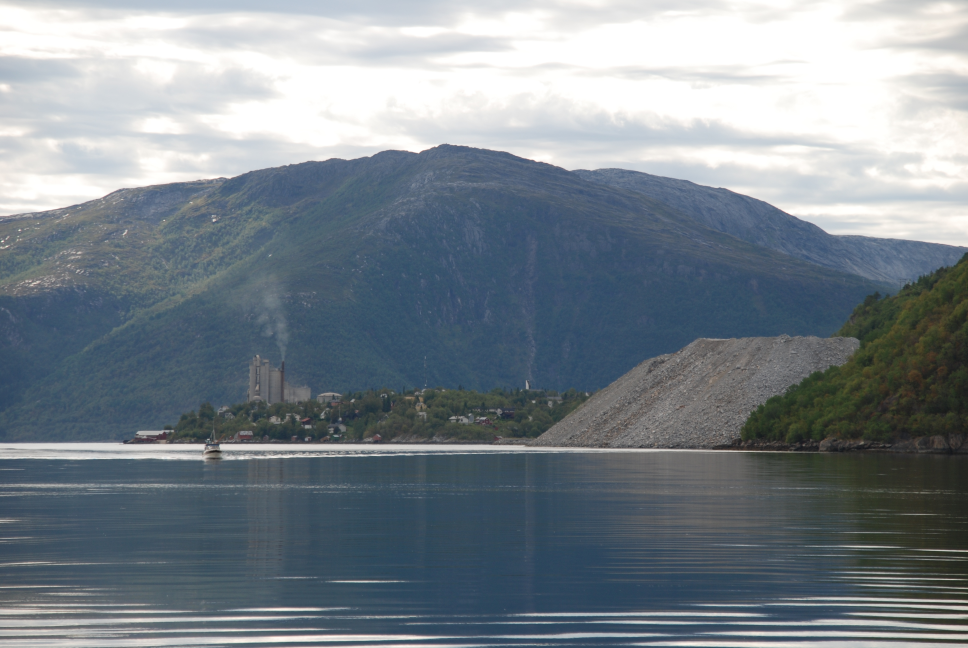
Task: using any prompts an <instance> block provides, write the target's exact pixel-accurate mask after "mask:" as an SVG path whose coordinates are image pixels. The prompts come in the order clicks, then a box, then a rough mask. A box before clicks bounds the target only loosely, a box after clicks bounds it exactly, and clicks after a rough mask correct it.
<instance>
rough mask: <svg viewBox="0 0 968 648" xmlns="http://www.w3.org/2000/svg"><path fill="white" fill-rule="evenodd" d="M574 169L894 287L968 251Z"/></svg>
mask: <svg viewBox="0 0 968 648" xmlns="http://www.w3.org/2000/svg"><path fill="white" fill-rule="evenodd" d="M575 173H576V174H577V175H579V176H581V177H582V178H584V179H585V180H589V181H591V182H598V183H601V184H605V185H609V186H612V187H621V188H623V189H628V190H631V191H636V192H639V193H641V194H643V195H645V196H649V197H650V198H653V199H655V200H658V201H661V202H662V203H664V204H666V205H669V206H670V207H672V208H674V209H678V210H679V211H681V212H683V213H684V214H688V215H689V216H690V217H692V218H694V219H695V220H696V221H698V222H700V223H702V224H703V225H705V226H706V227H710V228H712V229H714V230H717V231H719V232H725V233H726V234H730V235H732V236H735V237H736V238H739V239H742V240H744V241H748V242H750V243H755V244H756V245H762V246H763V247H767V248H770V249H771V250H777V251H779V252H783V253H785V254H789V255H790V256H792V257H796V258H798V259H803V260H804V261H809V262H811V263H816V264H818V265H822V266H824V267H827V268H835V269H837V270H842V271H843V272H849V273H851V274H856V275H860V276H861V277H867V278H868V279H871V280H873V281H883V282H885V283H888V284H891V285H892V286H893V287H894V288H897V287H900V286H902V285H904V284H906V283H909V282H912V281H914V280H916V279H917V278H918V277H920V276H922V275H926V274H929V273H931V272H934V271H935V270H937V269H938V268H940V267H942V266H948V265H953V264H955V263H957V261H958V259H960V258H961V256H962V255H963V254H965V253H966V252H968V248H963V247H957V246H954V245H942V244H940V243H924V242H921V241H905V240H900V239H882V238H874V237H870V236H835V235H833V234H828V233H827V232H825V231H823V230H822V229H820V228H819V227H817V226H816V225H814V224H813V223H808V222H806V221H803V220H800V219H799V218H797V217H795V216H791V215H790V214H788V213H786V212H784V211H782V210H780V209H777V208H776V207H774V206H773V205H771V204H769V203H766V202H763V201H762V200H757V199H756V198H751V197H750V196H744V195H742V194H738V193H735V192H733V191H730V190H729V189H721V188H719V189H716V188H713V187H705V186H703V185H698V184H695V183H693V182H689V181H688V180H677V179H675V178H663V177H661V176H654V175H650V174H648V173H640V172H638V171H627V170H625V169H598V170H596V171H584V170H580V171H575Z"/></svg>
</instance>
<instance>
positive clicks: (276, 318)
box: [0, 145, 883, 441]
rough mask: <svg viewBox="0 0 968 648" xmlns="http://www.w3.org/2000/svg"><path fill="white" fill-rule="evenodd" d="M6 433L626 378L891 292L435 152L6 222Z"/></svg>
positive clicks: (1, 401) (634, 199) (572, 180)
mask: <svg viewBox="0 0 968 648" xmlns="http://www.w3.org/2000/svg"><path fill="white" fill-rule="evenodd" d="M0 248H2V249H0V361H2V362H3V367H4V371H3V372H0V437H2V438H4V439H5V440H8V441H9V440H41V439H49V440H86V439H87V440H92V439H105V438H124V437H127V436H130V434H131V432H132V431H134V430H138V429H157V428H159V427H160V426H161V425H163V424H165V423H166V422H168V421H171V420H172V418H174V417H177V416H178V415H179V414H180V413H181V412H185V411H188V410H189V409H191V408H194V407H196V406H197V404H198V403H199V402H200V401H206V400H207V401H210V402H219V403H232V402H239V401H240V400H242V398H243V397H244V394H245V388H246V384H247V363H248V362H249V360H250V359H251V358H252V356H254V355H255V354H260V355H262V356H263V357H268V356H271V357H272V358H271V359H272V361H273V363H274V364H278V363H279V360H280V359H281V356H283V355H285V358H286V360H287V376H288V377H289V379H290V380H291V382H292V383H293V384H296V385H301V384H308V385H309V386H310V387H311V388H312V390H313V393H319V392H322V391H338V392H344V393H345V392H348V391H357V390H363V389H367V388H370V387H374V386H376V385H423V384H442V385H457V384H463V385H465V386H466V387H468V388H470V389H477V390H481V391H489V390H491V389H493V388H495V387H501V388H509V389H510V388H515V387H523V386H524V384H525V380H526V379H527V380H530V381H531V384H533V385H537V386H540V387H542V388H548V389H557V390H562V389H565V388H568V387H575V388H576V389H580V390H582V391H591V390H594V389H597V388H600V387H602V386H604V385H607V384H608V383H610V382H612V381H613V380H614V379H615V378H617V377H618V376H620V375H622V374H623V373H625V372H626V371H628V370H629V369H631V368H632V367H633V366H634V365H635V364H636V363H638V362H639V361H640V360H641V359H642V358H647V357H652V356H657V355H661V354H663V353H669V352H671V351H675V350H676V349H679V348H681V347H683V346H685V345H686V344H689V343H690V342H692V341H693V340H695V339H696V338H700V337H717V338H725V337H746V336H773V335H780V334H784V333H785V334H788V335H819V336H828V335H830V334H831V333H833V332H834V331H835V330H836V328H837V327H838V326H839V325H840V323H841V322H843V320H844V319H845V318H846V317H847V315H848V314H849V313H850V310H851V309H852V308H853V306H854V305H855V304H857V303H858V302H859V301H860V300H861V299H863V297H864V295H867V294H870V293H872V292H874V291H875V290H878V289H883V286H882V285H881V284H877V283H875V282H872V281H870V280H868V279H864V278H863V277H859V276H857V275H852V274H846V273H843V272H839V271H836V270H833V269H829V268H824V267H821V266H818V265H815V264H812V263H808V262H805V261H802V260H799V259H796V258H793V257H791V256H788V255H786V254H782V253H780V252H777V251H774V250H770V249H767V248H764V247H761V246H757V245H754V244H751V243H749V242H746V241H742V240H740V239H738V238H735V237H733V236H730V235H728V234H725V233H722V232H719V231H716V230H714V229H711V228H708V227H706V226H704V225H702V224H701V223H699V222H697V221H696V220H695V219H693V218H691V217H689V216H688V215H685V214H683V213H682V212H680V211H677V210H676V209H673V208H672V207H669V206H668V205H666V204H664V203H662V202H659V201H657V200H654V199H652V198H650V197H648V196H646V195H643V194H642V193H638V192H634V191H629V190H627V189H623V188H620V187H611V186H606V185H602V184H600V183H595V182H590V181H587V180H584V179H582V178H581V177H580V176H579V175H578V174H575V173H572V172H569V171H566V170H564V169H560V168H557V167H554V166H551V165H548V164H542V163H538V162H533V161H530V160H525V159H522V158H518V157H515V156H512V155H508V154H506V153H500V152H495V151H486V150H479V149H471V148H466V147H457V146H446V145H445V146H440V147H437V148H434V149H430V150H427V151H424V152H422V153H420V154H415V153H407V152H402V151H386V152H383V153H380V154H377V155H374V156H372V157H368V158H361V159H357V160H335V159H334V160H328V161H325V162H306V163H303V164H294V165H291V166H286V167H280V168H274V169H264V170H261V171H253V172H251V173H247V174H244V175H242V176H239V177H236V178H231V179H214V180H206V181H199V182H192V183H179V184H173V185H164V186H157V187H144V188H139V189H125V190H120V191H117V192H114V193H112V194H110V195H108V196H106V197H105V198H103V199H100V200H96V201H92V202H90V203H85V204H84V205H77V206H74V207H70V208H65V209H61V210H54V211H51V212H45V213H42V214H30V215H25V216H22V217H17V218H4V219H0Z"/></svg>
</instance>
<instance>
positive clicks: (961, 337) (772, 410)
mask: <svg viewBox="0 0 968 648" xmlns="http://www.w3.org/2000/svg"><path fill="white" fill-rule="evenodd" d="M838 335H842V336H850V337H857V338H859V339H860V340H861V348H860V350H859V351H858V352H857V353H856V354H855V355H854V356H853V357H852V358H851V359H850V360H849V361H848V362H847V363H846V364H844V365H843V366H841V367H832V368H830V369H828V370H827V371H826V372H824V373H816V374H814V375H812V376H810V377H809V378H807V379H806V380H804V381H803V382H802V383H800V384H799V385H797V386H796V387H795V388H794V389H791V390H790V391H789V392H787V393H786V394H785V395H783V396H777V397H775V398H771V399H770V400H768V401H767V402H766V403H765V404H764V405H762V406H760V407H759V408H758V409H757V410H756V411H755V412H753V414H751V415H750V418H749V420H748V421H747V422H746V425H745V426H744V427H743V438H744V439H769V440H775V441H785V442H787V443H795V442H798V441H802V440H805V439H813V440H820V439H825V438H827V437H839V438H842V439H856V438H863V439H864V440H866V441H877V442H892V441H896V440H898V439H905V438H910V437H931V436H939V437H948V438H947V439H944V438H942V439H941V440H938V441H937V443H936V444H935V445H934V447H935V448H936V449H947V448H949V447H952V446H958V447H960V446H961V445H962V443H963V441H964V438H963V435H964V434H965V433H966V432H968V256H965V257H963V258H962V259H961V261H959V262H958V264H957V265H955V266H954V267H952V268H942V269H940V270H938V271H936V272H934V273H932V274H930V275H927V276H925V277H922V278H921V279H919V280H918V281H917V282H916V283H914V284H911V285H908V286H906V287H905V288H903V289H902V290H901V291H900V292H899V293H898V294H897V295H895V296H893V297H888V298H886V299H879V295H871V296H870V297H868V298H867V299H865V300H864V302H863V303H862V304H861V305H859V306H858V307H857V308H856V309H855V310H854V312H853V314H852V315H851V317H850V319H849V320H848V322H847V323H846V324H845V325H844V326H843V328H841V330H840V331H839V332H838ZM949 435H950V436H949ZM953 436H957V437H958V439H957V441H956V442H954V441H955V440H954V439H953V438H951V437H953ZM821 449H822V447H821Z"/></svg>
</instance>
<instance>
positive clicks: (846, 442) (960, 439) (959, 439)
mask: <svg viewBox="0 0 968 648" xmlns="http://www.w3.org/2000/svg"><path fill="white" fill-rule="evenodd" d="M713 450H733V451H736V450H740V451H747V452H818V453H819V452H823V453H831V452H887V453H892V454H959V455H968V436H966V435H964V434H948V435H944V434H937V435H934V436H923V437H916V438H913V439H901V440H898V441H895V442H893V443H883V442H879V441H865V440H863V439H837V438H835V437H828V438H826V439H824V440H823V441H815V440H812V439H811V440H809V441H799V442H797V443H786V442H784V441H766V440H763V439H749V440H746V441H743V440H742V439H736V440H734V441H733V442H732V443H730V444H727V445H719V446H714V447H713Z"/></svg>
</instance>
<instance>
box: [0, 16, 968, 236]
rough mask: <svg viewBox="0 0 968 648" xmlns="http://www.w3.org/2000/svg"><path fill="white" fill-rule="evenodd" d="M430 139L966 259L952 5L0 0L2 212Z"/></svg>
mask: <svg viewBox="0 0 968 648" xmlns="http://www.w3.org/2000/svg"><path fill="white" fill-rule="evenodd" d="M442 143H448V144H460V145H467V146H475V147H481V148H488V149H494V150H502V151H508V152H510V153H513V154H515V155H519V156H522V157H526V158H530V159H534V160H541V161H544V162H549V163H551V164H556V165H558V166H561V167H564V168H566V169H596V168H609V167H618V168H624V169H633V170H637V171H644V172H646V173H652V174H656V175H663V176H669V177H674V178H682V179H686V180H691V181H693V182H696V183H699V184H704V185H710V186H714V187H726V188H728V189H731V190H733V191H736V192H739V193H743V194H747V195H750V196H754V197H756V198H760V199H762V200H766V201H767V202H770V203H771V204H773V205H776V206H777V207H779V208H781V209H783V210H784V211H787V212H789V213H791V214H793V215H795V216H798V217H800V218H803V219H805V220H808V221H810V222H813V223H816V224H817V225H819V226H820V227H822V228H824V229H825V230H827V231H828V232H831V233H833V234H864V235H869V236H883V237H892V238H905V239H915V240H923V241H933V242H938V243H950V244H957V245H968V0H962V1H958V2H932V1H931V0H905V1H900V0H883V1H881V0H867V1H857V2H847V1H839V2H837V1H835V2H814V1H812V0H795V1H777V2H773V1H746V0H735V1H731V0H659V1H650V0H555V1H550V0H515V1H513V2H512V1H510V0H476V1H475V2H464V1H462V0H446V1H445V0H419V1H414V2H406V1H404V0H355V1H354V2H345V1H343V2H327V1H324V0H316V1H309V0H275V1H274V2H264V1H255V0H234V1H231V2H229V1H225V0H192V1H187V0H164V1H156V0H144V1H141V2H130V1H123V0H102V1H98V0H89V1H87V2H74V1H71V0H30V1H29V2H24V1H16V0H14V1H4V0H0V214H12V213H22V212H32V211H40V210H45V209H53V208H56V207H63V206H67V205H71V204H76V203H78V202H82V201H85V200H90V199H92V198H96V197H99V196H102V195H104V194H107V193H109V192H111V191H114V190H116V189H119V188H122V187H136V186H144V185H151V184H162V183H167V182H175V181H180V180H193V179H199V178H211V177H231V176H235V175H238V174H241V173H244V172H246V171H250V170H253V169H260V168H266V167H272V166H280V165H284V164H292V163H298V162H303V161H306V160H324V159H328V158H332V157H338V158H347V159H348V158H356V157H361V156H366V155H372V154H374V153H377V152H379V151H383V150H387V149H401V150H408V151H415V152H418V151H421V150H424V149H427V148H430V147H433V146H436V145H438V144H442Z"/></svg>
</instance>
